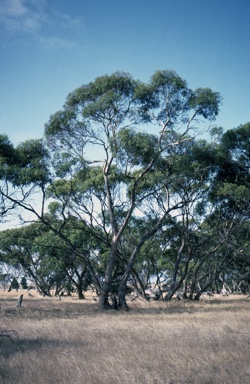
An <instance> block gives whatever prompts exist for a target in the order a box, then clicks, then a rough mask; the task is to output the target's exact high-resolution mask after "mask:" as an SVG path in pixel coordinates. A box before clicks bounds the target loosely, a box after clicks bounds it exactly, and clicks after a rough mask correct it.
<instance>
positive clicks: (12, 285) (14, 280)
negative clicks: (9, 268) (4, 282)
mask: <svg viewBox="0 0 250 384" xmlns="http://www.w3.org/2000/svg"><path fill="white" fill-rule="evenodd" d="M19 287H20V285H19V283H18V281H17V279H16V278H15V277H14V279H13V280H12V282H11V288H12V289H15V290H16V291H17V292H18V289H19Z"/></svg>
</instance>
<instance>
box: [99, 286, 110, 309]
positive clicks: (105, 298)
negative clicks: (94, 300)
mask: <svg viewBox="0 0 250 384" xmlns="http://www.w3.org/2000/svg"><path fill="white" fill-rule="evenodd" d="M99 308H100V309H101V310H102V311H103V310H105V311H106V310H108V309H111V305H110V304H109V292H108V291H106V290H104V289H102V290H101V291H100V296H99Z"/></svg>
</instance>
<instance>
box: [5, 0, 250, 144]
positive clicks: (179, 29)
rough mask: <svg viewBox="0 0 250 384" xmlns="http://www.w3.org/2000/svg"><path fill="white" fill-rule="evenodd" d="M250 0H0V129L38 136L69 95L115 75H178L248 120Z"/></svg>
mask: <svg viewBox="0 0 250 384" xmlns="http://www.w3.org/2000/svg"><path fill="white" fill-rule="evenodd" d="M249 19H250V0H126V1H125V0H0V50H1V51H0V52H1V54H0V132H1V133H6V134H7V135H8V136H9V138H10V140H11V141H12V142H13V143H14V144H18V143H19V142H21V141H24V140H28V139H33V138H40V137H42V135H43V131H44V124H45V123H46V122H47V121H48V119H49V116H50V115H51V114H52V113H54V112H56V111H57V110H59V109H61V108H62V106H63V104H64V101H65V98H66V96H67V94H68V93H69V92H71V91H73V90H74V89H75V88H77V87H78V86H80V85H82V84H86V83H88V82H90V81H93V80H94V79H95V78H96V77H97V76H101V75H104V74H106V73H113V72H115V71H117V70H122V71H126V72H129V73H131V74H132V75H133V77H134V78H136V79H140V80H142V81H148V80H149V78H150V76H151V75H152V74H153V73H154V71H155V70H158V69H160V70H162V69H173V70H175V71H176V72H177V73H178V74H179V75H180V76H181V77H183V78H184V79H185V80H186V81H187V82H188V84H189V86H190V87H191V88H193V89H194V88H197V87H210V88H212V89H213V90H214V91H218V92H220V93H221V95H222V96H223V105H222V107H221V112H220V115H219V117H218V119H217V122H216V124H217V125H218V126H222V127H224V128H225V129H230V128H234V127H237V126H238V125H240V124H244V123H246V122H248V121H250V70H249V68H250V23H249Z"/></svg>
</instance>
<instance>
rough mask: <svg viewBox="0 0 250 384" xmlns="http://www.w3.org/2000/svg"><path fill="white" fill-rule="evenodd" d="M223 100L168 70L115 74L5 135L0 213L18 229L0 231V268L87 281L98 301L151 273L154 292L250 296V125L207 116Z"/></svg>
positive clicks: (44, 289) (66, 281)
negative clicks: (34, 134) (23, 135)
mask: <svg viewBox="0 0 250 384" xmlns="http://www.w3.org/2000/svg"><path fill="white" fill-rule="evenodd" d="M220 102H221V96H220V95H219V93H218V92H213V91H212V90H211V89H210V88H198V89H196V90H191V89H189V88H188V86H187V83H186V81H185V80H183V79H182V78H181V77H180V76H178V75H177V74H176V73H175V72H174V71H157V72H155V73H154V74H153V76H152V77H151V79H150V81H149V82H148V83H143V82H141V81H138V80H134V79H133V78H132V76H131V75H130V74H127V73H123V72H117V73H114V74H112V75H105V76H102V77H98V78H97V79H95V81H93V82H91V83H89V84H87V85H83V86H81V87H79V88H77V89H76V90H75V91H73V92H72V93H70V94H69V95H68V97H67V99H66V102H65V105H64V107H63V109H62V110H61V111H58V112H56V113H55V114H54V115H52V116H51V117H50V119H49V121H48V123H47V124H46V125H45V135H44V138H43V139H41V140H29V141H26V142H23V143H21V144H19V145H18V146H16V147H14V146H13V144H12V143H11V142H10V141H9V139H8V137H7V136H6V135H1V136H0V160H1V161H0V167H1V189H0V193H1V195H0V198H1V201H0V203H1V219H2V221H8V220H11V218H12V217H13V216H14V217H15V216H16V217H19V218H20V220H21V223H22V224H23V225H21V226H20V227H19V228H16V229H9V230H4V231H2V232H0V263H1V264H0V265H2V266H11V267H13V268H15V270H18V269H19V270H21V271H22V274H25V276H26V277H27V278H28V279H29V280H31V281H33V282H34V283H35V285H36V287H37V289H38V290H39V291H40V292H41V293H42V294H44V295H51V290H52V289H55V290H56V294H59V293H60V292H61V291H65V290H66V292H67V293H68V294H70V293H71V292H72V291H73V290H75V291H76V292H77V293H78V297H79V298H80V299H82V298H84V292H85V291H86V290H87V289H88V288H90V287H92V289H93V290H95V291H96V293H97V294H98V296H99V305H100V308H101V309H108V308H111V307H112V298H113V305H114V303H115V305H117V307H119V308H121V309H125V310H126V309H128V305H127V301H126V295H127V293H128V292H129V291H131V290H134V291H136V293H137V295H139V296H141V297H143V298H144V299H148V296H147V293H146V292H147V288H148V287H150V286H152V283H154V286H155V288H157V289H156V291H157V295H156V298H158V299H162V300H171V299H172V297H173V296H174V295H175V294H176V292H180V291H181V292H182V294H183V297H184V298H188V299H191V300H199V298H200V296H201V295H202V293H204V292H220V291H221V289H222V288H223V287H225V286H226V287H227V288H228V289H229V290H231V291H233V292H238V291H239V292H243V293H244V292H249V283H250V262H249V255H250V253H249V251H250V249H249V244H250V243H249V224H250V222H249V218H250V216H249V200H250V188H249V186H250V184H249V183H250V173H249V170H250V169H249V166H250V123H247V124H245V125H241V126H239V127H237V128H234V129H231V130H227V131H225V132H223V129H222V128H218V127H216V126H213V125H212V123H213V121H214V120H215V119H216V116H217V114H218V113H219V106H220ZM205 132H206V135H204V133H205ZM208 133H209V134H210V136H209V135H208ZM204 137H205V138H204ZM27 217H28V219H27ZM0 276H2V277H1V279H2V280H4V277H3V273H2V274H0ZM114 298H115V300H114Z"/></svg>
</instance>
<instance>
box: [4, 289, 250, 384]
mask: <svg viewBox="0 0 250 384" xmlns="http://www.w3.org/2000/svg"><path fill="white" fill-rule="evenodd" d="M18 294H19V293H12V295H11V294H10V293H6V294H3V293H0V303H1V309H0V316H1V320H0V329H1V330H3V329H15V330H17V331H18V333H19V338H16V337H15V336H14V337H13V339H9V338H6V337H0V382H1V384H17V383H18V384H34V383H35V384H50V383H51V384H52V383H62V384H64V383H67V384H73V383H74V384H83V383H84V384H99V383H100V384H101V383H103V384H111V383H113V384H133V383H136V384H141V383H143V384H158V383H159V384H163V383H164V384H170V383H172V384H181V383H190V384H191V383H192V384H196V383H197V384H203V383H207V384H208V383H211V384H216V383H220V384H221V383H227V384H230V383H232V384H244V383H249V382H250V344H249V342H250V328H249V320H250V312H249V308H250V299H249V298H246V297H240V296H239V297H237V296H231V297H228V298H224V299H223V300H221V298H219V299H214V298H213V299H210V300H207V301H202V302H200V303H186V302H172V303H162V302H152V303H150V304H145V303H142V302H133V303H131V305H130V306H131V311H130V312H129V313H120V312H115V311H111V312H108V313H101V312H99V311H98V308H97V303H95V302H94V301H93V299H89V300H85V301H78V300H76V299H75V298H71V299H69V298H63V299H62V301H61V302H59V301H57V300H56V299H55V298H39V297H27V294H25V296H24V300H23V305H22V307H21V308H17V307H16V299H17V297H18Z"/></svg>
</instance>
